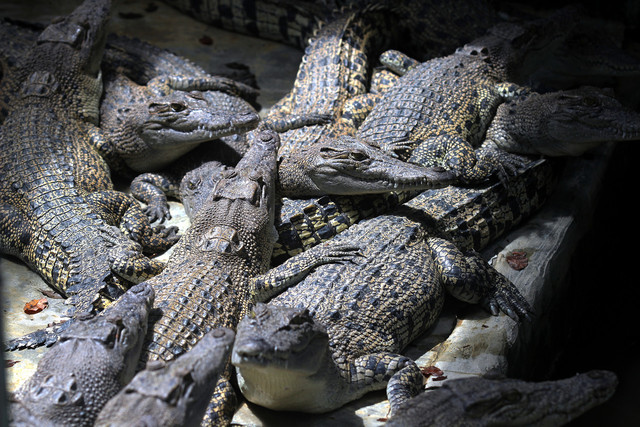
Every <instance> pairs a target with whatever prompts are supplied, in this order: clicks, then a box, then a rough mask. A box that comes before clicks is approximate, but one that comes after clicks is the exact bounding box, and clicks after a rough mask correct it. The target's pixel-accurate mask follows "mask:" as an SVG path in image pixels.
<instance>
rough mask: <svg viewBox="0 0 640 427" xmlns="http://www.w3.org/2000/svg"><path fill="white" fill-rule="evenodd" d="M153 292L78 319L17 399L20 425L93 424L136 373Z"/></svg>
mask: <svg viewBox="0 0 640 427" xmlns="http://www.w3.org/2000/svg"><path fill="white" fill-rule="evenodd" d="M153 298H154V292H153V288H152V287H151V286H149V285H148V284H142V283H141V284H139V285H136V286H134V287H132V288H131V289H129V290H128V291H127V292H125V294H124V295H123V296H122V298H121V299H120V302H119V304H118V305H117V306H114V305H111V306H110V307H108V308H107V309H105V311H104V312H102V313H100V314H98V315H87V316H82V317H78V318H77V321H76V322H75V323H74V324H73V325H71V326H70V327H69V329H68V330H67V331H66V332H64V333H63V334H62V335H61V337H60V340H59V341H58V342H57V343H56V344H55V345H54V346H53V347H51V349H50V350H49V351H48V352H47V353H45V355H44V356H43V357H42V359H41V360H40V362H39V363H38V367H37V370H36V372H35V373H34V374H33V375H32V376H31V378H29V379H28V380H27V381H25V382H24V383H23V384H22V385H21V386H20V388H19V389H18V390H17V391H16V392H15V394H14V395H13V396H12V403H11V413H12V418H13V423H14V424H15V425H40V424H41V423H47V422H48V423H51V424H52V425H65V426H91V425H93V421H94V420H95V419H96V417H97V416H98V413H99V412H100V410H101V409H102V407H103V406H104V405H105V404H106V403H107V401H108V400H109V399H110V398H111V397H113V396H115V395H116V393H118V392H119V391H120V389H121V388H122V387H124V386H125V384H127V383H128V382H129V381H130V380H131V379H132V378H133V375H134V374H135V368H136V362H137V360H138V358H139V357H140V351H141V350H142V343H143V340H144V336H145V332H146V330H147V322H148V316H149V312H150V311H151V306H152V304H153Z"/></svg>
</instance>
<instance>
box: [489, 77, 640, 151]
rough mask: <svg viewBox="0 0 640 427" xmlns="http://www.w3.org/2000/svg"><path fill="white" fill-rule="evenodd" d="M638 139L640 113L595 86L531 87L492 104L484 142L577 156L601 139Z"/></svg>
mask: <svg viewBox="0 0 640 427" xmlns="http://www.w3.org/2000/svg"><path fill="white" fill-rule="evenodd" d="M637 139H640V114H638V112H636V111H634V110H631V109H630V108H627V107H625V106H623V105H622V104H621V103H620V102H619V101H618V100H617V99H616V98H615V97H614V96H613V93H612V91H610V90H604V89H600V88H595V87H581V88H578V89H573V90H565V91H556V92H548V93H544V94H540V93H536V92H532V93H531V94H529V95H527V96H526V97H521V98H518V99H514V100H510V101H508V102H505V103H504V104H502V105H500V107H498V111H497V112H496V115H495V117H494V119H493V121H492V122H491V125H490V126H489V129H487V135H486V141H485V142H484V143H483V145H484V144H490V143H493V144H495V145H497V146H498V147H500V148H501V149H503V150H506V151H510V152H516V153H522V154H542V155H545V156H579V155H581V154H583V153H584V152H585V151H587V150H589V149H591V148H594V147H596V146H597V145H600V144H602V143H603V142H607V141H630V140H637Z"/></svg>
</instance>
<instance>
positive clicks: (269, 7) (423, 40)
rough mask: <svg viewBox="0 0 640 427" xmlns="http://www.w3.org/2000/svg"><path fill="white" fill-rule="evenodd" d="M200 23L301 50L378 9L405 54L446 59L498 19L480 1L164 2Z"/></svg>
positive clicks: (211, 0) (261, 0)
mask: <svg viewBox="0 0 640 427" xmlns="http://www.w3.org/2000/svg"><path fill="white" fill-rule="evenodd" d="M165 2H166V3H168V4H170V5H171V6H173V7H175V8H177V9H178V10H180V11H182V12H185V13H187V14H189V15H190V16H193V17H194V18H195V19H198V20H200V21H202V22H205V23H208V24H211V25H214V26H217V27H221V28H224V29H226V30H231V31H236V32H239V33H244V34H249V35H252V36H256V37H260V38H266V39H270V40H276V41H279V42H283V43H287V44H290V45H293V46H296V47H300V48H305V47H306V45H307V40H308V39H309V38H310V37H312V36H313V35H314V34H316V33H317V31H318V28H322V24H323V23H325V22H331V20H332V19H333V18H334V17H335V16H336V15H337V14H339V13H341V12H345V11H347V12H354V11H358V10H366V9H367V8H377V9H378V10H382V11H383V12H384V13H385V14H386V15H389V16H390V17H392V20H391V24H392V25H393V26H395V27H397V28H399V29H400V30H401V31H402V32H403V33H404V34H411V37H409V38H407V39H406V40H405V41H404V44H405V46H406V47H407V48H408V49H409V48H412V49H415V50H416V52H418V51H421V52H425V51H426V52H428V54H429V55H432V56H435V55H440V54H446V53H447V52H448V51H449V50H450V49H454V48H455V47H456V46H459V45H460V44H463V43H466V42H467V41H469V40H472V39H473V38H475V37H477V36H479V35H480V34H482V32H484V30H485V29H486V28H487V27H489V26H490V25H491V24H493V23H495V21H496V20H497V14H496V11H495V10H494V9H493V8H492V6H491V5H490V4H488V3H487V2H485V1H476V0H466V1H464V2H463V3H460V2H458V3H456V4H452V3H448V2H437V1H424V0H422V1H421V0H401V1H397V0H395V1H386V0H383V1H375V2H371V1H367V0H331V1H322V2H314V1H297V2H274V1H268V0H267V1H264V0H256V1H252V2H238V1H231V2H221V1H220V0H191V1H186V0H165Z"/></svg>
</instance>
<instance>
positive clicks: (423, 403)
mask: <svg viewBox="0 0 640 427" xmlns="http://www.w3.org/2000/svg"><path fill="white" fill-rule="evenodd" d="M617 385H618V379H617V377H616V375H615V374H614V373H613V372H610V371H595V370H594V371H589V372H585V373H583V374H578V375H576V376H574V377H571V378H566V379H562V380H555V381H541V382H528V381H522V380H517V379H511V378H491V377H488V378H482V377H471V378H460V379H455V380H448V381H445V382H444V383H443V384H442V386H441V387H434V388H433V389H431V390H427V391H426V392H424V393H422V394H420V395H418V396H416V397H414V398H413V399H410V400H409V401H407V402H406V403H405V404H404V405H402V407H401V408H399V409H398V410H397V411H396V413H395V415H394V416H393V417H391V418H390V419H389V420H388V421H387V423H386V425H388V426H390V427H400V426H406V425H412V426H416V427H422V426H425V427H426V426H434V425H445V424H446V425H465V426H486V425H510V426H560V425H564V424H566V423H568V422H570V421H571V420H573V419H574V418H577V417H578V416H580V415H582V414H583V413H585V412H587V411H588V410H589V409H591V408H593V407H595V406H598V405H600V404H602V403H604V402H605V401H607V400H608V399H609V398H610V397H611V396H612V395H613V393H614V391H615V389H616V386H617Z"/></svg>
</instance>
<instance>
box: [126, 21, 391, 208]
mask: <svg viewBox="0 0 640 427" xmlns="http://www.w3.org/2000/svg"><path fill="white" fill-rule="evenodd" d="M386 19H387V18H386V17H385V16H384V15H382V14H380V13H376V12H375V11H374V12H361V13H346V14H344V15H340V16H338V17H336V18H335V19H333V20H332V21H331V22H330V23H328V24H326V25H324V26H323V27H322V29H320V30H319V32H318V33H317V34H316V35H315V36H314V37H313V39H311V40H310V41H309V43H308V46H307V48H306V50H305V55H304V56H303V58H302V61H301V63H300V66H299V69H298V73H297V77H296V80H295V82H294V85H293V88H292V89H291V91H289V93H287V94H286V95H285V96H284V97H283V98H282V99H281V100H280V101H278V102H277V103H276V104H275V105H274V106H273V107H272V108H270V109H269V111H268V112H267V114H266V116H265V118H264V120H263V121H264V124H265V125H267V126H269V127H271V128H273V129H275V130H277V131H278V132H279V133H280V139H281V148H280V152H279V155H280V156H284V155H286V154H287V153H288V151H289V150H294V149H299V148H300V147H304V146H308V145H312V144H314V143H316V142H318V141H319V140H320V139H321V138H322V137H323V136H325V135H329V134H330V133H331V132H332V129H333V127H335V126H337V125H338V123H337V119H338V117H340V116H341V115H342V114H343V110H344V108H345V104H346V103H347V100H348V99H349V97H351V96H354V95H358V94H363V93H365V92H366V90H367V82H368V78H369V77H368V76H369V73H370V65H369V59H368V58H369V56H371V55H377V54H378V53H379V51H381V50H382V48H383V46H384V45H385V43H390V42H391V41H390V40H391V39H392V38H393V37H394V34H395V33H394V32H391V31H389V32H388V33H387V32H381V31H380V30H379V28H387V27H389V26H388V25H387V24H388V22H387V21H386ZM384 35H386V36H387V37H384ZM385 38H388V39H389V40H388V41H385ZM351 114H356V113H355V112H353V113H351ZM341 126H344V125H342V124H341ZM197 166H198V165H195V166H194V167H197ZM185 173H186V171H185V170H184V169H183V168H178V170H177V171H175V172H173V171H170V172H168V173H163V174H145V175H144V176H141V177H138V178H136V179H134V182H133V183H132V192H134V194H135V196H136V197H137V198H138V199H139V200H141V201H143V202H145V203H147V204H148V208H147V209H148V212H150V213H153V215H154V217H153V218H158V219H160V220H163V219H164V218H165V217H166V213H167V212H168V205H167V195H169V196H172V197H175V196H176V195H177V194H178V193H177V189H178V188H179V186H180V180H181V178H182V176H183V175H184V174H185ZM178 198H180V197H179V196H178Z"/></svg>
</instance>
